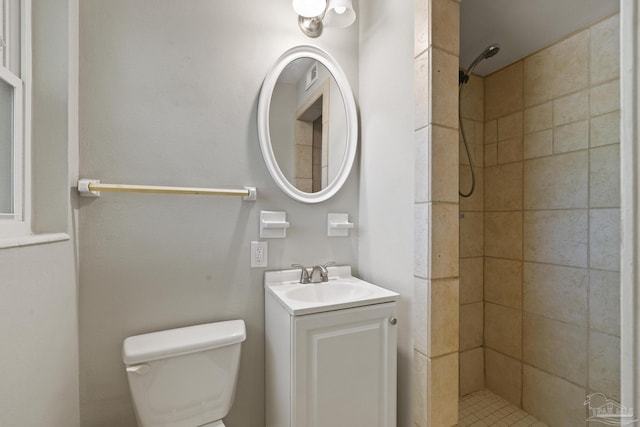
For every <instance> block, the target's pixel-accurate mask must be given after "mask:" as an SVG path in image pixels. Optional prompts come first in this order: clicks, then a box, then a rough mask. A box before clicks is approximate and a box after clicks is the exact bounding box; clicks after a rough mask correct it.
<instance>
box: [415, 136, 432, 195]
mask: <svg viewBox="0 0 640 427" xmlns="http://www.w3.org/2000/svg"><path fill="white" fill-rule="evenodd" d="M430 134H431V126H427V127H424V128H422V129H419V130H417V131H416V132H414V144H415V145H414V170H415V174H414V180H415V187H414V202H416V203H425V202H428V201H430V200H431V173H430V172H431V169H430V168H429V154H430V153H429V142H430V138H429V137H430Z"/></svg>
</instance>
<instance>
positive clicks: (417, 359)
mask: <svg viewBox="0 0 640 427" xmlns="http://www.w3.org/2000/svg"><path fill="white" fill-rule="evenodd" d="M412 366H413V375H412V378H413V393H412V394H413V405H412V406H413V422H414V424H415V425H416V426H418V427H427V426H428V425H427V414H428V413H429V407H428V401H427V389H428V386H427V384H428V383H429V380H430V378H429V376H428V375H429V358H428V357H426V356H425V355H424V354H422V353H420V352H419V351H414V352H413V363H412Z"/></svg>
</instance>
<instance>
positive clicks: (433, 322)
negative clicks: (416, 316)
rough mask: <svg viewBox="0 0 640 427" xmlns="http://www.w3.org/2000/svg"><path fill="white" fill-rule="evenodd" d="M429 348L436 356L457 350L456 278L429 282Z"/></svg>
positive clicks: (457, 303)
mask: <svg viewBox="0 0 640 427" xmlns="http://www.w3.org/2000/svg"><path fill="white" fill-rule="evenodd" d="M428 289H429V301H428V304H429V307H431V309H430V315H429V329H430V333H429V337H430V339H429V349H428V353H427V355H428V356H429V357H436V356H440V355H443V354H447V353H451V352H454V351H458V336H459V327H458V325H459V323H458V322H459V310H458V309H459V299H458V294H459V288H458V279H445V280H433V281H431V282H430V283H429V288H428Z"/></svg>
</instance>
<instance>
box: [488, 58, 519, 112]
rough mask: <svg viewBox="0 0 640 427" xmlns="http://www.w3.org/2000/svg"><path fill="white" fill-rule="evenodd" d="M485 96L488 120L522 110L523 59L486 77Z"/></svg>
mask: <svg viewBox="0 0 640 427" xmlns="http://www.w3.org/2000/svg"><path fill="white" fill-rule="evenodd" d="M484 96H485V102H484V106H485V107H484V108H485V109H484V112H485V118H486V119H487V120H493V119H497V118H498V117H502V116H505V115H507V114H510V113H514V112H516V111H520V110H522V106H523V99H522V61H518V62H516V63H514V64H512V65H509V66H508V67H506V68H503V69H502V70H500V71H497V72H495V73H493V74H491V75H489V76H487V77H485V79H484Z"/></svg>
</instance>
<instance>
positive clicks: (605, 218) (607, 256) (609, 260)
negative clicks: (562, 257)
mask: <svg viewBox="0 0 640 427" xmlns="http://www.w3.org/2000/svg"><path fill="white" fill-rule="evenodd" d="M589 222H590V223H589V231H590V233H589V235H590V240H589V259H590V264H589V265H590V266H591V268H595V269H600V270H612V271H620V209H591V210H590V211H589Z"/></svg>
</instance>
